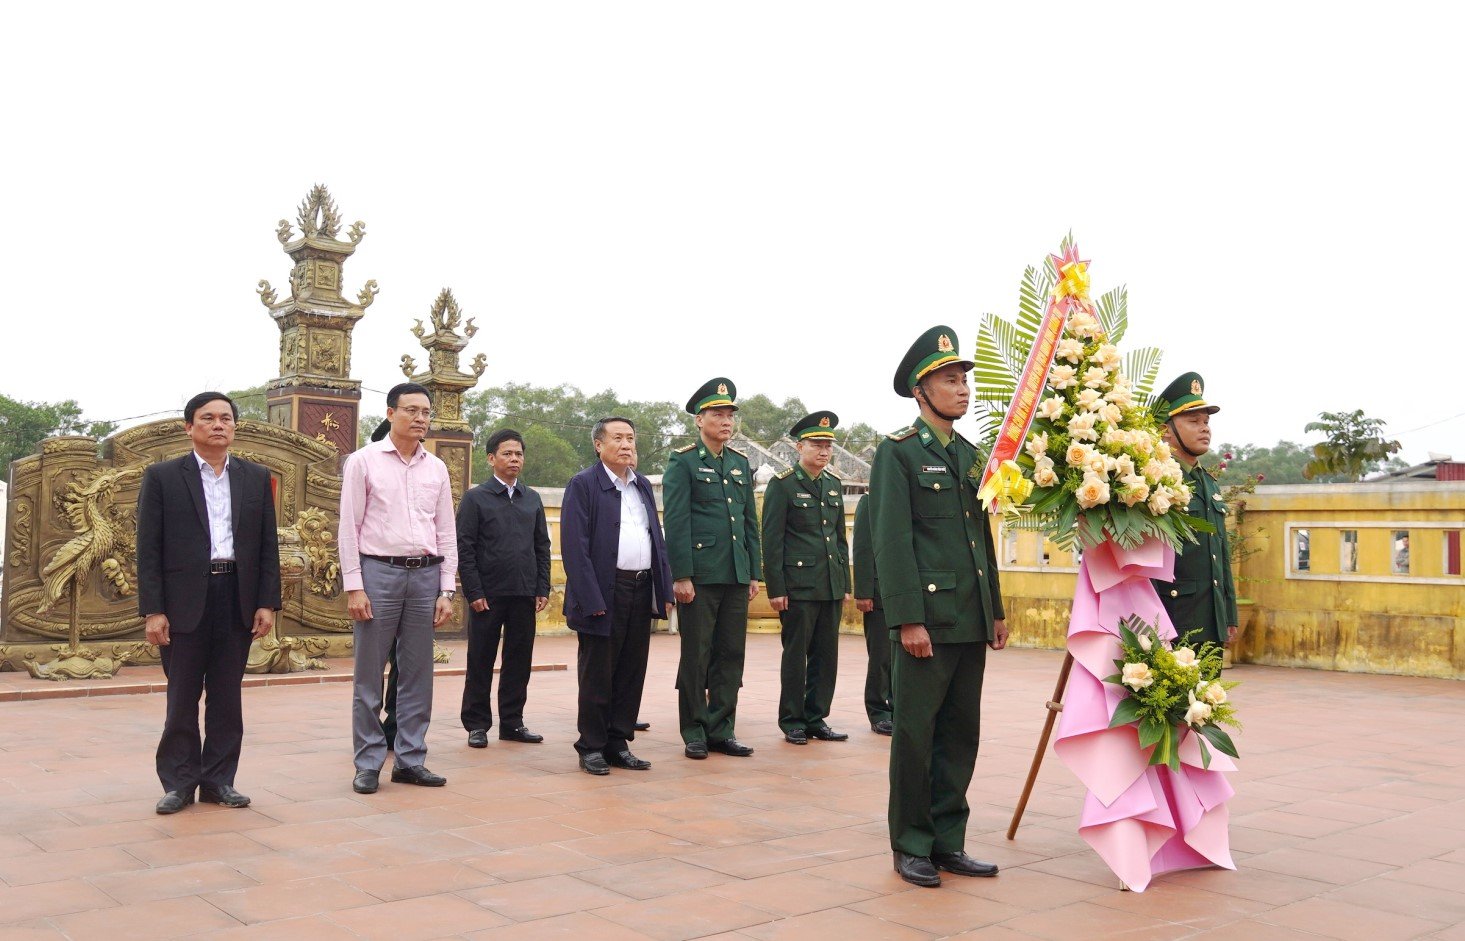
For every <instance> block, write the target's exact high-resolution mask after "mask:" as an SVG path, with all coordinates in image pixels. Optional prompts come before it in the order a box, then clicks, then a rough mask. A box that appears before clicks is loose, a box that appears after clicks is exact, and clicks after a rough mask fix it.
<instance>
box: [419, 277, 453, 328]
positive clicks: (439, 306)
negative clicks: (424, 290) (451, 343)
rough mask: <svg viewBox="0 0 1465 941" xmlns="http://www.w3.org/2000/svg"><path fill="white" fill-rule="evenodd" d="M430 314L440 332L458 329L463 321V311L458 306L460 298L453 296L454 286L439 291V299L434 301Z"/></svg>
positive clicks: (434, 325) (433, 323)
mask: <svg viewBox="0 0 1465 941" xmlns="http://www.w3.org/2000/svg"><path fill="white" fill-rule="evenodd" d="M430 315H431V317H432V325H433V327H435V328H436V329H437V332H438V333H452V332H454V330H456V329H457V326H458V324H459V323H461V322H462V319H463V312H462V311H461V310H460V309H459V308H458V299H457V298H456V297H454V296H453V289H452V288H443V289H442V290H441V291H439V292H438V295H437V300H435V301H433V302H432V310H431V312H430ZM420 322H421V321H419V323H420ZM418 336H421V334H418Z"/></svg>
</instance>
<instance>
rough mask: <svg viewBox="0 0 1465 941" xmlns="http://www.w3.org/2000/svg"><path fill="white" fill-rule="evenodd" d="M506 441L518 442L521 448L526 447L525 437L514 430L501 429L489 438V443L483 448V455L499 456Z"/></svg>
mask: <svg viewBox="0 0 1465 941" xmlns="http://www.w3.org/2000/svg"><path fill="white" fill-rule="evenodd" d="M505 441H517V442H519V447H521V448H522V447H524V436H523V435H521V434H519V433H518V432H517V431H515V430H514V429H512V428H500V429H499V430H498V431H495V432H494V433H493V434H491V435H489V436H488V443H487V444H485V445H484V446H483V453H485V454H497V453H498V450H499V448H500V447H502V446H503V443H504V442H505Z"/></svg>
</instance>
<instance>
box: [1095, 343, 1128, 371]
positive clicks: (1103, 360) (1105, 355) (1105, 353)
mask: <svg viewBox="0 0 1465 941" xmlns="http://www.w3.org/2000/svg"><path fill="white" fill-rule="evenodd" d="M1093 359H1094V362H1095V363H1097V364H1098V365H1100V366H1102V367H1103V368H1105V369H1107V370H1109V371H1111V372H1112V371H1113V370H1116V369H1118V368H1119V367H1120V366H1121V365H1123V364H1124V359H1123V357H1121V356H1120V355H1119V349H1118V347H1116V346H1115V345H1114V344H1112V343H1101V344H1099V348H1098V349H1097V350H1095V351H1094V357H1093Z"/></svg>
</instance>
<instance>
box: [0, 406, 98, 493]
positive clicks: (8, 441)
mask: <svg viewBox="0 0 1465 941" xmlns="http://www.w3.org/2000/svg"><path fill="white" fill-rule="evenodd" d="M116 430H117V423H116V422H110V421H87V420H86V419H84V418H82V415H81V406H80V405H77V404H76V400H74V399H67V400H66V401H64V402H22V401H20V400H19V399H12V398H10V397H9V396H6V395H0V474H3V475H5V476H8V475H9V469H10V464H11V462H12V461H18V460H20V459H21V458H23V457H26V456H28V455H31V454H34V453H35V451H36V447H37V446H38V445H39V444H40V443H41V440H42V439H43V438H49V437H51V436H52V435H91V436H92V437H94V438H105V437H106V436H107V435H109V434H111V433H112V432H113V431H116Z"/></svg>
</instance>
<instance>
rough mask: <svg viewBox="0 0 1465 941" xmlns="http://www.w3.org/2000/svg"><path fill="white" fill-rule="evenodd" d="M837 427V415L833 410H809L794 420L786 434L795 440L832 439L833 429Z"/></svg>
mask: <svg viewBox="0 0 1465 941" xmlns="http://www.w3.org/2000/svg"><path fill="white" fill-rule="evenodd" d="M838 427H839V416H838V415H836V414H834V413H833V412H810V413H809V414H807V415H805V416H804V417H803V418H800V419H799V420H798V421H796V422H794V426H793V427H792V428H790V429H789V430H788V436H789V437H790V438H793V439H794V440H795V441H808V440H810V439H811V438H812V439H819V438H826V439H829V440H833V438H834V429H836V428H838Z"/></svg>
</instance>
